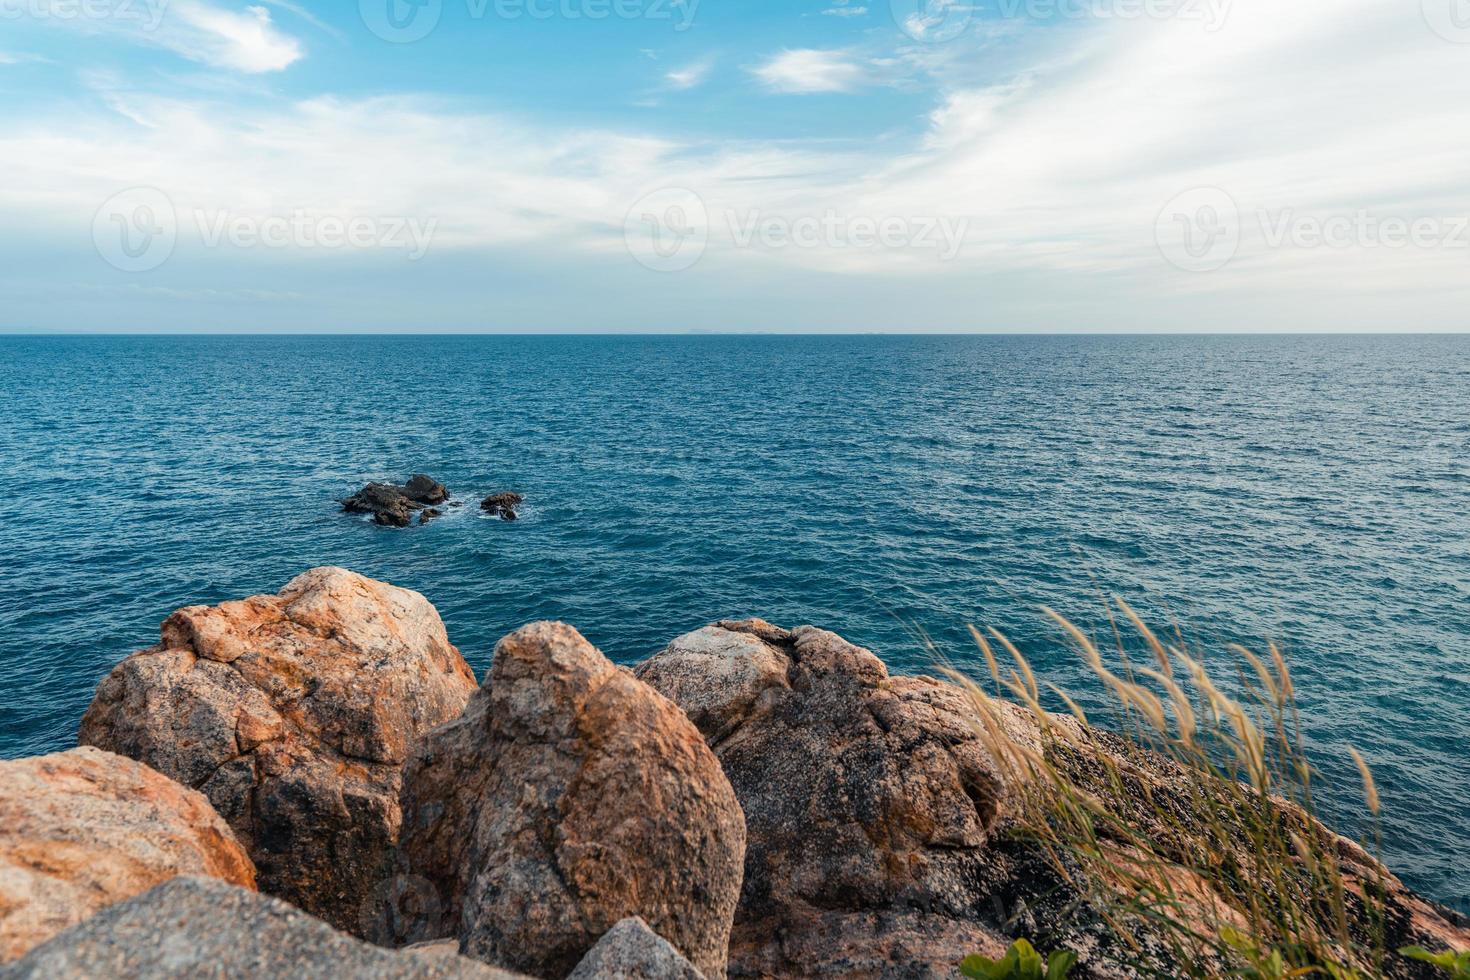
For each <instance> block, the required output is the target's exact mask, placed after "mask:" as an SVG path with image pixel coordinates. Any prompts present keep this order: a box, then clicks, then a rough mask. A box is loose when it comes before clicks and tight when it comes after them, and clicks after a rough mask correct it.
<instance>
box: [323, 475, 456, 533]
mask: <svg viewBox="0 0 1470 980" xmlns="http://www.w3.org/2000/svg"><path fill="white" fill-rule="evenodd" d="M448 500H449V491H448V490H447V489H445V487H444V484H442V483H440V482H438V481H437V480H435V479H434V478H433V477H429V476H424V475H422V474H420V475H417V476H414V477H413V478H411V479H410V480H409V481H408V483H406V484H405V485H403V486H401V487H400V486H396V485H394V484H392V483H369V484H368V485H367V486H365V487H363V488H362V489H361V490H359V491H357V493H355V494H353V495H352V496H350V497H348V498H347V499H346V500H343V501H342V509H343V510H344V511H346V512H347V513H349V514H371V515H373V521H374V522H375V523H377V524H380V525H382V526H383V527H408V526H409V525H410V524H412V523H413V517H414V514H415V513H417V512H419V511H423V513H422V514H421V515H420V517H419V523H420V524H427V523H428V522H429V521H430V520H432V519H433V518H434V517H438V516H440V515H441V514H442V513H443V512H442V511H439V510H434V509H431V508H433V507H434V505H436V504H442V503H445V502H447V501H448Z"/></svg>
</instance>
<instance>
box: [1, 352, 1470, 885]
mask: <svg viewBox="0 0 1470 980" xmlns="http://www.w3.org/2000/svg"><path fill="white" fill-rule="evenodd" d="M414 473H427V474H430V475H432V476H434V477H436V478H437V479H439V480H442V481H443V482H444V483H446V484H447V485H448V486H449V487H450V489H451V490H452V491H454V492H455V494H456V495H457V496H459V497H460V498H462V499H463V500H465V501H467V502H468V503H469V506H466V507H464V508H462V509H458V510H453V511H451V512H450V513H449V514H448V515H447V516H445V517H444V518H443V519H441V520H439V521H437V522H435V523H432V524H430V525H428V526H425V527H413V528H409V529H405V530H394V529H386V528H380V527H377V526H374V525H373V524H371V523H369V522H367V521H365V520H364V519H362V518H360V517H357V516H353V515H348V514H344V513H342V512H341V507H340V505H339V504H337V502H336V501H337V500H338V499H340V498H342V497H344V496H346V495H347V494H349V493H351V492H352V491H353V490H355V489H357V488H358V487H360V486H361V485H362V484H363V483H365V482H367V481H370V480H394V481H403V480H405V479H407V478H408V477H409V476H410V475H412V474H414ZM505 490H513V491H516V492H519V493H522V494H524V495H525V497H526V505H525V507H524V509H523V511H522V515H521V520H519V521H517V522H515V523H506V522H503V521H500V520H497V519H493V518H490V517H488V516H484V515H481V514H480V513H479V512H478V509H477V507H476V506H475V503H476V502H477V501H478V499H479V498H480V497H481V496H484V495H487V494H490V493H494V492H499V491H505ZM319 565H340V566H345V567H347V568H351V569H353V570H355V571H358V572H361V573H362V574H364V575H368V576H372V577H374V578H379V579H384V580H386V581H389V582H393V583H395V584H398V585H402V586H406V587H409V588H412V589H416V590H418V591H420V592H422V593H423V594H424V595H426V596H427V597H428V598H429V599H430V600H431V601H432V602H433V603H434V605H435V606H436V607H437V608H438V610H439V612H440V613H441V614H442V616H443V618H444V620H445V622H446V624H447V625H448V628H449V633H450V637H451V639H452V640H453V642H454V643H456V644H457V645H458V646H459V647H460V649H461V650H462V651H463V652H464V654H465V656H466V658H467V659H468V660H469V662H470V663H471V665H472V666H474V667H475V668H476V670H477V671H483V670H484V669H485V668H486V667H487V666H488V664H489V662H490V658H491V655H492V652H493V650H494V646H495V643H496V640H497V639H498V638H499V637H501V636H503V635H504V634H506V633H507V632H509V631H511V630H513V629H515V628H516V627H518V626H520V625H522V624H524V623H527V622H530V621H534V620H540V619H557V620H564V621H566V622H569V623H572V624H573V625H575V626H576V627H578V628H579V629H580V630H581V631H582V632H583V633H584V634H585V635H586V636H587V637H588V638H589V639H590V640H591V641H592V642H593V643H595V644H597V645H598V646H599V647H600V648H601V649H602V650H603V651H604V652H606V653H607V654H608V656H610V657H612V658H613V659H615V660H617V661H619V662H622V663H628V664H631V663H635V662H637V661H639V660H641V659H642V658H644V657H647V656H649V655H650V654H652V653H654V652H656V651H657V650H659V649H660V648H661V647H662V646H663V645H664V644H666V643H667V642H668V641H669V640H671V639H673V638H674V637H676V636H679V635H680V634H682V633H685V632H688V631H690V630H693V629H696V628H698V627H700V626H702V625H704V624H706V623H709V622H712V621H714V620H718V619H724V618H731V617H748V616H760V617H762V618H765V619H767V620H770V621H772V622H775V623H778V624H782V625H787V626H793V625H798V624H804V623H810V624H815V625H818V626H822V627H825V628H827V629H831V630H834V631H836V632H838V633H840V634H842V635H843V636H845V637H847V638H848V639H850V640H852V641H854V642H856V643H859V644H862V645H864V646H867V647H869V648H870V649H872V650H873V651H875V652H876V653H878V654H879V655H880V656H882V657H883V658H884V659H885V660H886V661H887V663H888V664H889V666H890V668H891V669H892V670H893V671H894V672H896V673H920V672H933V671H935V669H936V662H937V661H939V660H943V661H944V662H948V663H952V664H955V665H958V666H960V667H961V668H962V669H971V670H978V669H980V668H979V658H978V656H977V654H976V652H975V650H974V647H973V645H972V643H971V641H970V640H969V639H968V633H967V630H966V627H967V625H969V624H976V625H981V626H994V627H996V628H997V629H1000V630H1002V631H1003V632H1005V633H1006V634H1007V635H1009V636H1010V637H1012V638H1013V639H1014V641H1015V642H1016V643H1017V645H1018V646H1019V647H1020V648H1021V649H1022V650H1023V651H1024V652H1025V653H1026V654H1027V655H1028V656H1029V657H1030V658H1031V661H1032V663H1033V665H1034V666H1035V668H1036V669H1037V671H1038V674H1040V675H1041V679H1042V680H1043V681H1045V682H1050V683H1054V684H1056V685H1058V686H1060V687H1062V688H1064V689H1066V690H1068V691H1070V692H1073V693H1074V695H1075V696H1076V697H1077V698H1078V700H1079V701H1080V702H1082V703H1083V704H1084V706H1087V705H1097V704H1100V701H1099V700H1098V692H1097V690H1096V687H1097V685H1096V684H1095V683H1092V682H1090V680H1089V677H1088V674H1087V672H1086V670H1085V668H1084V666H1083V664H1082V662H1081V659H1080V658H1079V657H1078V655H1077V654H1076V652H1075V651H1074V650H1071V649H1069V648H1068V647H1067V645H1066V644H1065V643H1064V642H1063V638H1062V636H1061V635H1060V633H1059V630H1058V629H1057V628H1056V627H1055V626H1054V625H1053V624H1051V623H1050V622H1049V621H1048V620H1047V619H1046V617H1045V616H1044V614H1043V613H1042V612H1041V607H1043V606H1048V607H1052V608H1055V609H1056V610H1058V611H1059V612H1062V613H1064V614H1066V615H1067V616H1069V617H1070V618H1072V619H1073V620H1074V621H1076V622H1077V623H1078V624H1079V625H1081V626H1082V627H1083V628H1084V629H1086V630H1088V631H1090V632H1092V633H1094V634H1095V635H1096V636H1097V637H1098V638H1099V641H1100V642H1104V643H1105V644H1111V642H1112V638H1113V627H1112V624H1111V622H1110V619H1109V616H1108V602H1109V600H1110V598H1111V597H1113V596H1121V597H1123V598H1124V599H1126V600H1127V601H1128V602H1130V603H1131V604H1132V605H1133V606H1134V607H1136V608H1137V609H1138V610H1139V611H1140V612H1141V613H1143V614H1144V615H1145V616H1146V617H1147V618H1148V619H1149V620H1150V621H1151V622H1152V623H1153V624H1154V625H1155V626H1156V627H1157V628H1158V629H1159V630H1160V631H1167V632H1169V633H1170V634H1174V633H1175V632H1176V631H1177V634H1178V635H1179V636H1180V637H1182V638H1183V639H1184V640H1185V641H1186V642H1187V643H1189V644H1190V646H1191V648H1192V649H1195V650H1197V651H1200V652H1202V653H1205V654H1207V655H1208V656H1209V657H1210V658H1211V661H1210V662H1211V663H1212V664H1215V665H1218V667H1219V669H1220V670H1222V671H1223V672H1224V674H1225V675H1226V676H1227V677H1229V676H1233V674H1234V668H1233V667H1232V666H1230V665H1231V663H1232V661H1231V660H1230V655H1229V653H1228V651H1227V645H1228V644H1230V643H1233V642H1239V643H1242V644H1245V645H1246V646H1249V647H1252V648H1255V649H1258V650H1260V649H1264V647H1265V644H1266V643H1267V642H1270V641H1274V642H1276V643H1278V644H1279V645H1280V646H1281V648H1282V650H1283V651H1284V652H1285V654H1286V656H1287V657H1288V659H1289V660H1290V662H1291V664H1292V665H1293V667H1294V671H1295V680H1296V686H1297V690H1298V695H1299V700H1300V707H1301V713H1302V718H1303V726H1304V728H1305V730H1306V734H1307V739H1308V746H1309V749H1310V751H1311V752H1312V753H1313V756H1314V758H1315V759H1316V762H1317V764H1318V767H1319V770H1320V775H1319V777H1318V790H1319V793H1320V804H1321V807H1322V812H1323V815H1324V817H1325V818H1326V819H1328V820H1329V821H1330V822H1332V823H1333V824H1334V825H1335V826H1338V827H1339V828H1340V829H1343V830H1345V831H1347V832H1350V833H1354V834H1357V835H1359V836H1360V837H1365V838H1367V839H1369V840H1370V841H1374V840H1380V839H1381V847H1382V851H1383V854H1384V857H1385V859H1386V860H1387V861H1388V862H1389V864H1390V865H1391V866H1392V867H1393V868H1394V869H1395V870H1396V871H1397V872H1398V873H1399V874H1400V875H1401V876H1402V877H1403V878H1404V879H1405V880H1406V881H1407V882H1408V883H1409V884H1410V885H1412V886H1413V887H1415V888H1417V889H1418V890H1420V891H1421V892H1423V893H1424V894H1426V895H1428V896H1430V897H1432V898H1434V899H1437V900H1439V901H1441V902H1444V903H1446V904H1448V905H1451V906H1453V907H1456V908H1458V909H1460V910H1462V911H1467V912H1470V803H1467V801H1470V336H1438V337H1436V336H1392V337H1389V336H1310V337H1309V336H1271V337H1259V336H1210V337H1200V336H1194V337H1184V336H1148V337H1142V336H1138V337H1098V336H1050V337H1035V336H1024V337H1023V336H1004V337H1002V336H987V337H949V336H903V337H896V336H842V337H794V336H793V337H787V336H678V337H672V336H671V337H664V336H659V337H654V336H646V337H644V336H624V337H608V336H558V337H440V336H394V337H342V336H338V337H326V336H298V337H272V336H248V337H247V336H189V337H163V336H126V337H123V336H119V337H23V336H12V337H0V692H3V694H0V758H13V757H20V756H26V755H33V754H40V753H46V752H52V751H57V750H64V749H66V748H68V747H70V746H72V745H73V744H74V743H75V735H76V729H77V722H78V719H79V718H80V716H81V714H82V712H83V710H84V709H85V708H86V706H87V704H88V702H89V700H90V699H91V696H92V692H93V689H94V688H95V686H96V684H97V682H98V681H99V679H101V678H102V677H103V676H104V675H105V674H106V673H107V671H108V670H109V668H111V667H112V665H114V664H115V663H116V662H117V661H119V660H120V659H121V658H123V657H125V656H126V655H127V654H129V653H130V652H132V651H135V650H138V649H141V648H144V647H147V646H149V645H151V644H152V643H154V642H156V641H157V638H158V626H159V623H160V621H161V620H162V619H163V618H164V617H166V616H167V615H168V614H169V613H170V612H171V611H172V610H173V609H175V608H178V607H180V606H184V605H192V604H200V603H216V602H220V601H222V600H225V599H230V598H239V597H244V596H248V595H252V594H258V593H263V592H275V591H277V590H278V589H279V588H280V587H281V586H282V585H284V584H285V583H286V582H287V581H289V580H290V579H291V578H292V577H294V576H295V575H297V574H298V573H300V572H302V571H304V570H306V569H309V568H312V567H315V566H319ZM1349 747H1357V748H1359V749H1360V750H1361V751H1362V752H1363V753H1364V755H1365V756H1366V757H1367V759H1368V760H1369V762H1370V763H1371V765H1372V767H1373V769H1374V772H1375V775H1376V778H1377V782H1378V786H1379V790H1380V793H1381V795H1382V800H1383V810H1382V815H1381V819H1380V820H1379V821H1373V820H1371V819H1370V817H1369V816H1368V814H1367V813H1366V811H1365V808H1364V806H1363V794H1362V789H1361V785H1360V783H1359V777H1358V775H1357V772H1356V770H1355V769H1354V768H1353V765H1352V763H1351V762H1350V761H1349V759H1348V755H1347V753H1348V749H1349Z"/></svg>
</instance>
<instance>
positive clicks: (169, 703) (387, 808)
mask: <svg viewBox="0 0 1470 980" xmlns="http://www.w3.org/2000/svg"><path fill="white" fill-rule="evenodd" d="M475 689H476V684H475V677H474V674H473V672H472V671H471V670H470V668H469V666H468V665H467V664H466V663H465V662H464V658H463V657H461V656H460V654H459V651H458V650H456V649H455V648H454V646H453V645H451V644H450V642H449V638H448V636H447V635H446V633H445V630H444V624H443V622H441V621H440V619H439V615H438V613H437V612H435V611H434V607H433V606H431V605H430V604H429V603H428V602H427V601H426V600H425V599H424V597H423V596H421V595H419V594H418V593H416V592H410V591H408V590H406V589H399V588H395V587H393V586H391V585H385V584H383V583H381V582H374V581H372V580H371V579H366V578H363V577H362V576H360V575H354V574H353V573H351V572H348V571H344V570H343V569H340V568H320V569H316V570H315V571H311V572H307V573H306V574H304V575H302V576H300V577H298V578H297V579H295V580H294V581H292V582H291V583H290V584H289V585H287V586H286V587H285V588H284V589H283V590H282V591H281V592H280V594H279V595H273V596H256V597H254V598H251V599H245V600H242V601H236V602H226V603H223V604H222V605H219V606H215V607H205V606H193V607H190V608H187V609H181V610H179V611H178V612H176V613H174V614H173V615H172V616H170V617H169V618H168V619H167V621H165V622H164V624H163V628H162V642H161V643H159V644H158V645H157V646H155V647H152V648H151V649H148V650H145V651H143V652H142V653H138V654H135V655H134V656H132V657H129V658H128V659H127V660H125V661H123V662H122V663H121V664H120V665H118V667H117V668H116V669H115V670H114V671H113V672H112V673H111V674H110V675H109V676H108V677H107V679H106V680H104V681H103V682H102V684H101V686H100V687H99V688H98V690H97V695H96V698H95V699H94V700H93V702H92V706H91V707H90V708H89V709H88V710H87V713H86V716H85V717H84V718H83V719H82V726H81V732H80V740H81V741H82V742H83V743H84V744H88V745H95V746H98V747H99V748H103V749H107V750H109V751H112V752H117V753H119V754H121V755H126V756H129V757H131V758H134V759H138V760H140V761H142V762H144V763H147V764H148V765H150V766H152V767H153V768H155V769H157V770H158V771H159V772H162V773H164V774H165V775H168V776H170V777H172V778H173V779H176V780H178V781H179V782H180V783H182V784H184V785H185V786H190V787H193V788H196V789H199V790H201V791H202V792H203V793H204V794H205V795H207V796H208V797H209V799H210V800H211V801H212V802H213V804H214V806H215V808H216V809H217V810H218V811H219V812H220V813H221V814H222V815H223V816H224V817H225V819H227V820H228V821H229V823H230V825H231V826H232V827H233V828H234V829H235V832H236V834H238V836H239V838H240V840H241V841H243V842H244V843H245V845H246V847H247V848H248V849H249V852H250V854H251V856H252V858H253V859H254V861H255V864H256V866H257V868H258V870H259V881H260V887H261V890H262V891H265V892H267V893H269V894H271V895H275V896H277V897H279V898H283V899H285V900H287V901H289V902H291V903H292V904H294V905H297V906H298V907H300V908H302V909H305V910H306V911H308V912H311V913H312V914H314V915H317V916H320V917H321V918H323V919H326V920H327V921H328V922H330V923H331V924H332V925H334V926H336V927H337V928H339V929H342V930H344V931H348V932H357V931H359V930H360V929H361V928H362V926H361V922H362V921H363V919H364V917H365V915H367V914H368V913H367V911H366V910H368V909H369V907H370V906H371V904H372V901H373V900H374V896H375V893H376V890H377V889H379V887H380V886H381V884H382V881H383V879H384V878H385V876H386V875H387V873H388V870H389V868H390V867H391V863H392V855H393V848H394V845H395V844H396V843H397V841H398V829H399V824H400V811H399V803H398V794H399V786H400V781H401V776H402V767H403V763H404V762H405V761H406V760H407V759H408V757H409V754H410V752H411V750H412V749H413V747H414V746H415V744H416V743H417V741H418V739H419V738H420V737H422V736H423V735H425V734H426V733H427V732H429V731H430V730H431V729H432V728H434V727H435V726H437V725H441V724H444V723H445V722H448V721H452V720H453V719H454V718H456V717H458V716H459V714H460V712H461V711H463V710H464V707H465V704H466V703H467V702H468V701H469V698H470V695H471V694H472V693H473V692H474V691H475Z"/></svg>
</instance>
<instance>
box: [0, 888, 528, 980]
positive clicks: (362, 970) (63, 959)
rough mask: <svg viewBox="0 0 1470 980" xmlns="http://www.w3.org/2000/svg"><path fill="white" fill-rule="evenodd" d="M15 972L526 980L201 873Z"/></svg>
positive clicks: (83, 976) (110, 913) (110, 912)
mask: <svg viewBox="0 0 1470 980" xmlns="http://www.w3.org/2000/svg"><path fill="white" fill-rule="evenodd" d="M5 976H6V980H97V978H101V977H116V978H119V980H193V978H195V977H220V978H227V977H228V978H241V980H245V978H266V977H290V978H291V980H344V978H348V977H351V978H353V980H517V978H516V977H515V976H514V975H513V974H510V973H506V972H505V971H503V970H496V969H493V968H491V967H488V966H485V965H484V964H482V963H476V962H475V961H473V960H467V959H465V958H463V957H460V956H432V957H429V956H416V955H413V954H411V953H406V952H402V953H396V952H392V951H390V950H385V949H380V948H378V947H376V946H370V945H368V944H367V943H364V942H360V941H358V940H356V939H353V938H351V937H350V936H345V935H343V934H342V933H340V932H338V931H336V930H335V929H333V928H332V927H331V926H329V925H327V924H326V923H325V922H322V921H320V920H318V919H314V918H312V917H311V916H309V915H307V914H305V913H304V912H301V911H298V910H297V909H294V908H292V907H291V906H289V905H287V904H285V903H284V902H279V901H276V900H275V899H272V898H267V897H265V896H263V895H257V894H255V893H253V892H248V891H243V890H241V889H239V888H234V887H231V886H229V885H226V884H223V883H221V882H218V881H213V880H210V879H207V878H191V877H184V878H175V879H173V880H172V881H170V882H168V883H167V884H163V885H159V886H158V887H157V888H154V889H153V890H152V891H149V892H146V893H144V894H142V895H139V896H137V897H136V898H133V899H130V900H128V901H126V902H122V903H120V904H117V905H114V906H112V907H111V908H109V909H107V910H106V911H105V912H102V913H100V914H98V915H96V916H93V917H92V918H91V919H88V920H87V921H86V922H83V923H82V924H81V925H78V926H75V927H73V928H72V929H69V930H67V931H66V932H63V933H61V934H60V935H58V936H56V937H55V938H54V939H52V940H51V941H50V942H47V943H46V944H44V945H42V946H39V947H37V948H36V949H34V950H32V951H31V952H30V954H29V955H28V956H26V957H25V958H24V959H23V960H21V961H20V962H18V963H16V964H15V965H14V966H13V967H12V968H11V969H10V971H9V972H7V973H6V975H5ZM520 980H525V978H520Z"/></svg>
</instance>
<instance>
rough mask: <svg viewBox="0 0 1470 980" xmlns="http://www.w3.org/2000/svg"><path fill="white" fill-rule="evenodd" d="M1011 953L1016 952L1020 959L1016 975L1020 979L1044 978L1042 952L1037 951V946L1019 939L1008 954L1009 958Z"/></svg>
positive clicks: (1034, 979)
mask: <svg viewBox="0 0 1470 980" xmlns="http://www.w3.org/2000/svg"><path fill="white" fill-rule="evenodd" d="M1011 953H1014V954H1015V956H1016V959H1017V961H1018V962H1017V964H1016V976H1017V977H1019V978H1020V980H1044V978H1043V977H1042V974H1041V971H1042V964H1041V954H1040V953H1038V952H1037V951H1036V947H1035V946H1032V945H1031V944H1030V943H1028V942H1027V941H1026V940H1024V939H1017V940H1016V944H1015V945H1014V946H1012V947H1011V952H1010V953H1007V954H1006V956H1007V958H1009V957H1010V955H1011Z"/></svg>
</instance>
